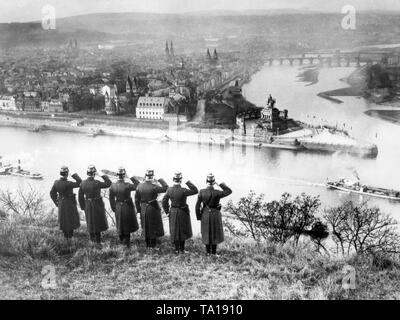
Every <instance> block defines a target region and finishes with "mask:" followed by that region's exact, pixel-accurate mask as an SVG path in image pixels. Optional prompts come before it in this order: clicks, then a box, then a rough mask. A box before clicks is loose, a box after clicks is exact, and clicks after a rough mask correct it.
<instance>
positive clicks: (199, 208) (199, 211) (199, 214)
mask: <svg viewBox="0 0 400 320" xmlns="http://www.w3.org/2000/svg"><path fill="white" fill-rule="evenodd" d="M202 201H203V199H202V197H201V193H199V196H198V197H197V202H196V218H197V220H201V203H202Z"/></svg>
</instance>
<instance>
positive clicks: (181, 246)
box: [179, 241, 185, 253]
mask: <svg viewBox="0 0 400 320" xmlns="http://www.w3.org/2000/svg"><path fill="white" fill-rule="evenodd" d="M179 250H180V252H182V253H184V252H185V241H180V242H179Z"/></svg>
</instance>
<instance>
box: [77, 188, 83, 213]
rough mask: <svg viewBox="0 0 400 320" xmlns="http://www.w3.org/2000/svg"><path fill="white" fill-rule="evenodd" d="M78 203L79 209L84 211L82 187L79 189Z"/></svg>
mask: <svg viewBox="0 0 400 320" xmlns="http://www.w3.org/2000/svg"><path fill="white" fill-rule="evenodd" d="M78 201H79V206H80V207H81V209H82V210H85V195H84V193H83V190H82V186H81V187H80V188H79V193H78Z"/></svg>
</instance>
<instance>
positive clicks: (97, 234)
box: [94, 232, 101, 244]
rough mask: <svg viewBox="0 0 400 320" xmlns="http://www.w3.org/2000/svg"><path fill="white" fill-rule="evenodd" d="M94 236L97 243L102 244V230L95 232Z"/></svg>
mask: <svg viewBox="0 0 400 320" xmlns="http://www.w3.org/2000/svg"><path fill="white" fill-rule="evenodd" d="M94 237H95V241H96V243H97V244H100V243H101V234H100V232H98V233H95V234H94Z"/></svg>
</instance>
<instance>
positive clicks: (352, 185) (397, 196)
mask: <svg viewBox="0 0 400 320" xmlns="http://www.w3.org/2000/svg"><path fill="white" fill-rule="evenodd" d="M326 186H327V187H328V188H329V189H335V190H340V191H344V192H350V193H354V194H360V195H365V196H370V197H376V198H382V199H388V200H395V201H400V191H396V190H392V189H385V188H377V187H371V186H366V185H362V184H361V183H360V181H359V180H350V179H345V178H342V179H340V180H338V181H328V182H327V183H326Z"/></svg>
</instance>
